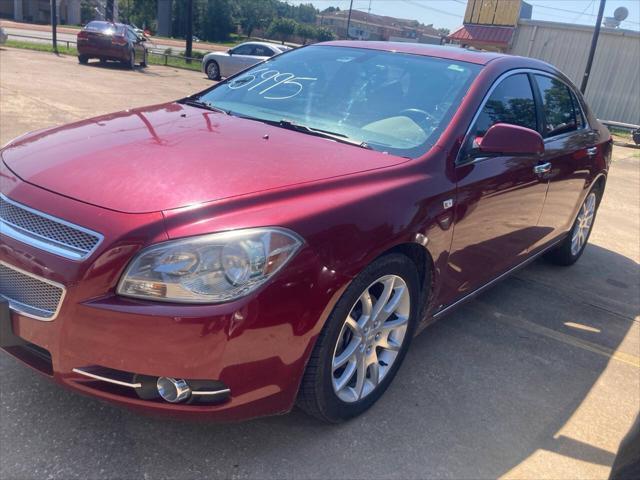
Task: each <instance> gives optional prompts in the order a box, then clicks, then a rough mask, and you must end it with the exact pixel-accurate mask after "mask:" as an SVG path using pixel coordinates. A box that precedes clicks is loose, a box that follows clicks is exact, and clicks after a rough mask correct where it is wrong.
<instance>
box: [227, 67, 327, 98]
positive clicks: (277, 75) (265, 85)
mask: <svg viewBox="0 0 640 480" xmlns="http://www.w3.org/2000/svg"><path fill="white" fill-rule="evenodd" d="M314 80H317V78H314V77H298V76H296V75H295V74H294V73H289V72H280V71H278V70H271V69H269V68H259V69H257V70H253V71H252V72H251V73H248V74H246V75H243V76H242V77H240V78H238V79H236V80H234V81H233V82H231V83H229V85H228V87H229V88H230V89H231V90H240V89H242V88H246V89H247V91H249V92H255V93H256V94H258V95H260V96H262V97H263V98H265V99H267V100H287V99H289V98H293V97H295V96H297V95H300V93H302V91H303V90H304V87H305V83H304V82H313V81H314ZM306 85H308V83H306Z"/></svg>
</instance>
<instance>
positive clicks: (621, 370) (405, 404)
mask: <svg viewBox="0 0 640 480" xmlns="http://www.w3.org/2000/svg"><path fill="white" fill-rule="evenodd" d="M43 72H46V74H43ZM210 84H211V83H210V82H209V81H208V80H207V79H206V78H205V77H204V75H202V74H201V73H198V72H189V71H185V70H175V69H170V68H165V67H151V68H148V69H144V70H142V69H139V70H136V71H133V72H132V71H127V70H124V69H121V68H120V67H119V66H116V65H113V66H109V67H107V68H104V67H100V66H98V65H97V64H95V65H90V66H81V65H79V64H78V63H77V60H76V59H75V58H72V57H64V56H62V57H56V56H54V55H51V54H45V53H40V52H32V51H26V50H16V49H9V48H5V49H2V50H0V143H2V142H5V141H7V140H9V138H10V137H12V136H15V135H18V134H21V133H23V132H26V131H27V130H32V129H37V128H44V127H48V126H53V125H58V124H61V123H65V122H71V121H74V120H78V119H80V118H84V117H88V116H91V115H97V114H100V113H107V112H112V111H116V110H121V109H124V108H128V107H134V106H140V105H145V104H152V103H157V102H162V101H167V100H171V99H174V98H178V97H181V96H184V95H186V94H188V93H191V92H193V91H196V90H199V89H201V88H204V87H206V86H208V85H210ZM44 154H46V153H44ZM215 154H216V153H215V151H212V155H215ZM614 156H615V159H614V162H613V166H612V170H611V175H610V178H609V180H608V184H607V191H606V194H605V196H604V200H603V203H602V205H601V208H600V211H599V214H598V218H597V220H596V223H595V228H594V231H593V235H592V237H591V241H590V244H589V245H588V246H587V248H586V250H585V253H584V256H583V257H582V258H581V259H580V261H579V262H578V263H577V264H576V265H574V266H573V267H570V268H562V267H556V266H553V265H550V264H548V263H546V262H545V261H544V260H541V261H538V262H536V263H534V264H532V265H530V266H529V267H527V268H526V269H524V270H522V271H520V272H518V273H517V274H515V275H513V276H511V277H510V278H508V279H506V280H505V281H503V282H501V283H499V284H498V285H497V286H495V287H494V288H492V289H491V290H489V291H488V292H487V293H485V294H483V295H481V296H480V297H478V298H477V299H476V300H474V301H472V302H470V303H468V304H466V305H465V306H464V307H462V308H460V309H459V310H457V311H456V312H454V313H453V314H451V315H449V316H448V317H446V318H444V319H442V320H441V321H439V322H438V323H436V324H435V325H433V326H431V327H429V328H427V329H426V330H425V331H424V332H423V333H422V334H421V335H420V336H419V337H418V338H416V339H415V340H414V342H413V344H412V346H411V349H410V350H409V353H408V355H407V357H406V359H405V362H404V364H403V366H402V368H401V369H400V371H399V373H398V376H397V377H396V379H395V381H394V383H393V384H392V385H391V387H390V388H389V390H388V391H387V392H386V393H385V395H384V396H383V397H382V398H381V400H380V401H379V402H378V403H377V404H376V405H375V406H374V407H373V408H372V409H371V410H369V411H368V412H367V413H366V414H364V415H363V416H361V417H359V418H357V419H354V420H352V421H350V422H348V423H346V424H343V425H338V426H327V425H322V424H319V423H318V422H316V421H315V420H313V419H312V418H309V417H307V416H306V415H304V414H303V413H301V412H299V411H297V410H294V412H292V413H291V414H289V415H286V416H282V417H274V418H267V419H259V420H254V421H251V422H246V423H241V424H217V425H216V424H207V423H204V422H198V423H196V422H182V421H175V420H161V419H157V418H149V417H146V416H141V415H139V414H137V413H133V412H130V411H128V410H124V409H122V408H119V407H115V406H113V405H110V404H107V403H102V402H100V401H98V400H95V399H92V398H87V397H83V396H81V395H79V394H76V393H72V392H69V391H66V390H63V389H62V388H61V387H59V386H57V385H54V384H52V383H51V382H50V381H49V380H48V379H46V378H44V377H42V376H40V375H38V374H37V373H35V372H34V371H32V370H30V369H29V368H27V367H25V366H23V365H21V364H19V363H18V362H17V361H15V360H13V359H12V358H11V357H9V356H8V355H5V354H0V478H33V477H38V478H60V479H70V478H96V477H105V478H155V477H163V478H164V477H167V476H178V477H180V478H206V477H224V478H261V479H264V478H309V479H311V478H372V479H374V478H403V479H418V478H451V479H454V478H455V479H462V478H469V479H470V478H473V479H477V478H496V477H506V478H607V477H608V474H609V470H610V466H611V464H612V463H613V460H614V457H615V453H616V451H617V448H618V444H619V442H620V440H621V439H622V437H623V436H624V435H625V433H626V431H627V429H628V428H629V427H630V426H631V424H632V422H633V420H634V419H635V417H636V415H638V408H639V405H640V358H639V356H640V318H639V317H638V314H639V312H640V297H639V296H640V276H639V265H638V262H639V261H640V251H639V250H638V248H639V247H638V246H639V245H640V204H639V202H640V199H639V198H638V192H639V191H640V156H639V155H638V150H631V149H624V148H619V147H615V149H614ZM178 167H179V166H176V168H178ZM72 173H73V172H70V174H72ZM185 188H188V186H185Z"/></svg>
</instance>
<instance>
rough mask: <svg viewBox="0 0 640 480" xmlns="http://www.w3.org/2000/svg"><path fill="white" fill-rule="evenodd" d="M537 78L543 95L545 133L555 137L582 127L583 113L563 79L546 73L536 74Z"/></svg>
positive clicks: (546, 135)
mask: <svg viewBox="0 0 640 480" xmlns="http://www.w3.org/2000/svg"><path fill="white" fill-rule="evenodd" d="M535 78H536V82H537V83H538V87H539V88H540V95H541V97H542V110H543V113H544V125H543V129H542V130H543V135H544V136H545V137H547V138H549V137H555V136H556V135H561V134H563V133H568V132H573V131H575V130H577V129H578V128H581V127H580V126H579V125H580V124H582V125H584V120H583V119H582V113H581V112H580V108H579V106H578V105H577V104H576V103H575V102H576V100H574V95H573V94H572V92H571V90H570V89H569V87H568V86H567V85H566V84H565V83H564V82H562V81H561V80H559V79H557V78H551V77H547V76H546V75H535ZM576 108H577V110H578V112H577V113H578V114H577V115H576ZM578 117H579V118H578Z"/></svg>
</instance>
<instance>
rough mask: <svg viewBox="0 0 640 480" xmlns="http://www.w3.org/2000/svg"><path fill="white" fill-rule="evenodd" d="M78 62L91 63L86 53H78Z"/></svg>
mask: <svg viewBox="0 0 640 480" xmlns="http://www.w3.org/2000/svg"><path fill="white" fill-rule="evenodd" d="M78 63H80V65H86V64H87V63H89V57H87V56H86V55H78Z"/></svg>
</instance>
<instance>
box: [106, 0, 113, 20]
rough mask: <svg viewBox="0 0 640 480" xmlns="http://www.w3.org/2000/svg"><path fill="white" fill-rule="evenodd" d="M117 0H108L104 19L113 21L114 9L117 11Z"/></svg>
mask: <svg viewBox="0 0 640 480" xmlns="http://www.w3.org/2000/svg"><path fill="white" fill-rule="evenodd" d="M114 3H115V0H107V3H106V4H105V7H104V19H105V20H106V21H107V22H113V17H114V11H115V5H114Z"/></svg>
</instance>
